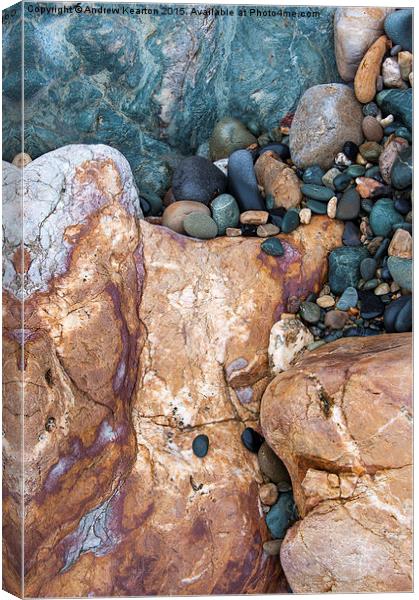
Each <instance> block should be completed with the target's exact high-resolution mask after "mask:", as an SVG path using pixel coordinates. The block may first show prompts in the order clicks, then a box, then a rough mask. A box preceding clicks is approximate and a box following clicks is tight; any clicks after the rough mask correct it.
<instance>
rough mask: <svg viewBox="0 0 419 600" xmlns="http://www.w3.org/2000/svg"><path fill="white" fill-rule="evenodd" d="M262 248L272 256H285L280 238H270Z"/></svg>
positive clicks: (263, 243)
mask: <svg viewBox="0 0 419 600" xmlns="http://www.w3.org/2000/svg"><path fill="white" fill-rule="evenodd" d="M260 247H261V248H262V250H263V251H264V252H265V254H269V255H270V256H283V255H284V253H285V250H284V246H283V245H282V243H281V241H280V240H279V239H278V238H270V239H267V240H265V241H264V242H262V243H261V245H260Z"/></svg>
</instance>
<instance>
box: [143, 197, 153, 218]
mask: <svg viewBox="0 0 419 600" xmlns="http://www.w3.org/2000/svg"><path fill="white" fill-rule="evenodd" d="M140 206H141V210H142V211H143V213H144V216H145V217H148V216H149V214H150V213H151V206H150V204H149V202H148V201H147V200H146V199H145V198H143V197H142V196H140Z"/></svg>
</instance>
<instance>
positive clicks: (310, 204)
mask: <svg viewBox="0 0 419 600" xmlns="http://www.w3.org/2000/svg"><path fill="white" fill-rule="evenodd" d="M307 208H309V209H310V210H311V212H312V213H314V214H315V215H325V214H326V213H327V204H326V203H325V202H319V201H318V200H311V199H310V200H307Z"/></svg>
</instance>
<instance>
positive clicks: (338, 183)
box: [333, 171, 352, 192]
mask: <svg viewBox="0 0 419 600" xmlns="http://www.w3.org/2000/svg"><path fill="white" fill-rule="evenodd" d="M351 181H352V176H351V175H349V173H347V172H346V171H345V173H340V175H337V176H336V177H335V178H334V180H333V187H334V188H335V190H336V191H337V192H343V190H345V189H346V188H347V187H348V185H349V184H350V183H351Z"/></svg>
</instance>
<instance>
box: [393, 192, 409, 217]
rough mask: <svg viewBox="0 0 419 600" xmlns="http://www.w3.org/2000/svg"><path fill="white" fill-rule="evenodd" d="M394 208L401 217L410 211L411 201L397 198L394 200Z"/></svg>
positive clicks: (406, 198)
mask: <svg viewBox="0 0 419 600" xmlns="http://www.w3.org/2000/svg"><path fill="white" fill-rule="evenodd" d="M394 208H395V209H396V210H397V212H399V213H400V214H401V215H407V213H408V212H410V211H411V210H412V201H411V200H410V198H408V197H403V196H401V197H399V198H396V199H395V200H394Z"/></svg>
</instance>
